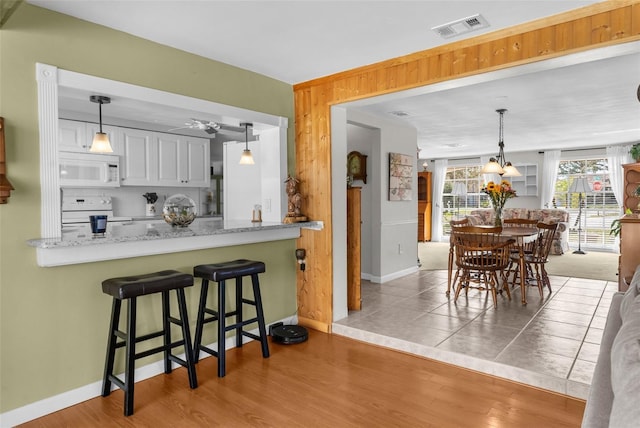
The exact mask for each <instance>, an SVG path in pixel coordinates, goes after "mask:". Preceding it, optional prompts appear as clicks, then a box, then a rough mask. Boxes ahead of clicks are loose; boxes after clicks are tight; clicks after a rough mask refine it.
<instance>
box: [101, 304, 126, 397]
mask: <svg viewBox="0 0 640 428" xmlns="http://www.w3.org/2000/svg"><path fill="white" fill-rule="evenodd" d="M121 307H122V300H120V299H115V298H114V299H113V304H112V305H111V323H109V339H108V341H107V356H106V358H105V363H104V378H103V379H102V396H103V397H106V396H108V395H109V394H111V379H110V378H109V377H110V376H111V374H112V373H113V361H114V359H115V356H116V340H117V339H118V337H117V336H116V334H115V332H116V330H117V329H118V321H119V320H120V308H121Z"/></svg>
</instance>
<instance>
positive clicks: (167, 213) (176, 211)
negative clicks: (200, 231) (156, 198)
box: [162, 193, 198, 227]
mask: <svg viewBox="0 0 640 428" xmlns="http://www.w3.org/2000/svg"><path fill="white" fill-rule="evenodd" d="M197 215H198V213H197V211H196V203H195V202H194V201H193V199H191V198H190V197H188V196H187V195H183V194H181V193H178V194H177V195H173V196H171V197H169V198H167V200H166V201H165V202H164V205H163V206H162V217H163V218H164V221H166V222H167V223H169V224H170V225H171V226H176V227H187V226H189V225H190V224H191V223H192V222H193V220H195V218H196V216H197Z"/></svg>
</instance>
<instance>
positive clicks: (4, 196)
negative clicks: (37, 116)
mask: <svg viewBox="0 0 640 428" xmlns="http://www.w3.org/2000/svg"><path fill="white" fill-rule="evenodd" d="M6 159H7V158H6V155H5V145H4V118H3V117H0V204H6V203H7V202H9V197H10V196H11V191H12V190H14V188H13V185H11V182H10V181H9V178H8V177H7V160H6Z"/></svg>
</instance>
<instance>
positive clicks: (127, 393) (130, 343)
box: [124, 297, 136, 416]
mask: <svg viewBox="0 0 640 428" xmlns="http://www.w3.org/2000/svg"><path fill="white" fill-rule="evenodd" d="M125 346H126V351H125V354H126V357H125V358H126V362H125V369H124V379H125V381H124V385H125V386H124V415H125V416H130V415H132V414H133V392H134V389H135V381H134V374H135V369H136V368H135V360H136V298H135V297H132V298H130V299H129V303H128V304H127V338H126V345H125Z"/></svg>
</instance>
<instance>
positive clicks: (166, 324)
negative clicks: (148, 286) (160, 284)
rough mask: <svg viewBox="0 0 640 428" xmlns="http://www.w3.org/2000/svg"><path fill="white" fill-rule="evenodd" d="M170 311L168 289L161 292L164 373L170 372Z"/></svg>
mask: <svg viewBox="0 0 640 428" xmlns="http://www.w3.org/2000/svg"><path fill="white" fill-rule="evenodd" d="M170 317H171V311H170V309H169V291H168V290H167V291H163V292H162V331H163V333H164V334H163V335H162V337H163V340H164V347H165V348H164V352H163V354H164V372H165V373H166V374H169V373H171V361H170V360H169V355H171V321H170Z"/></svg>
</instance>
